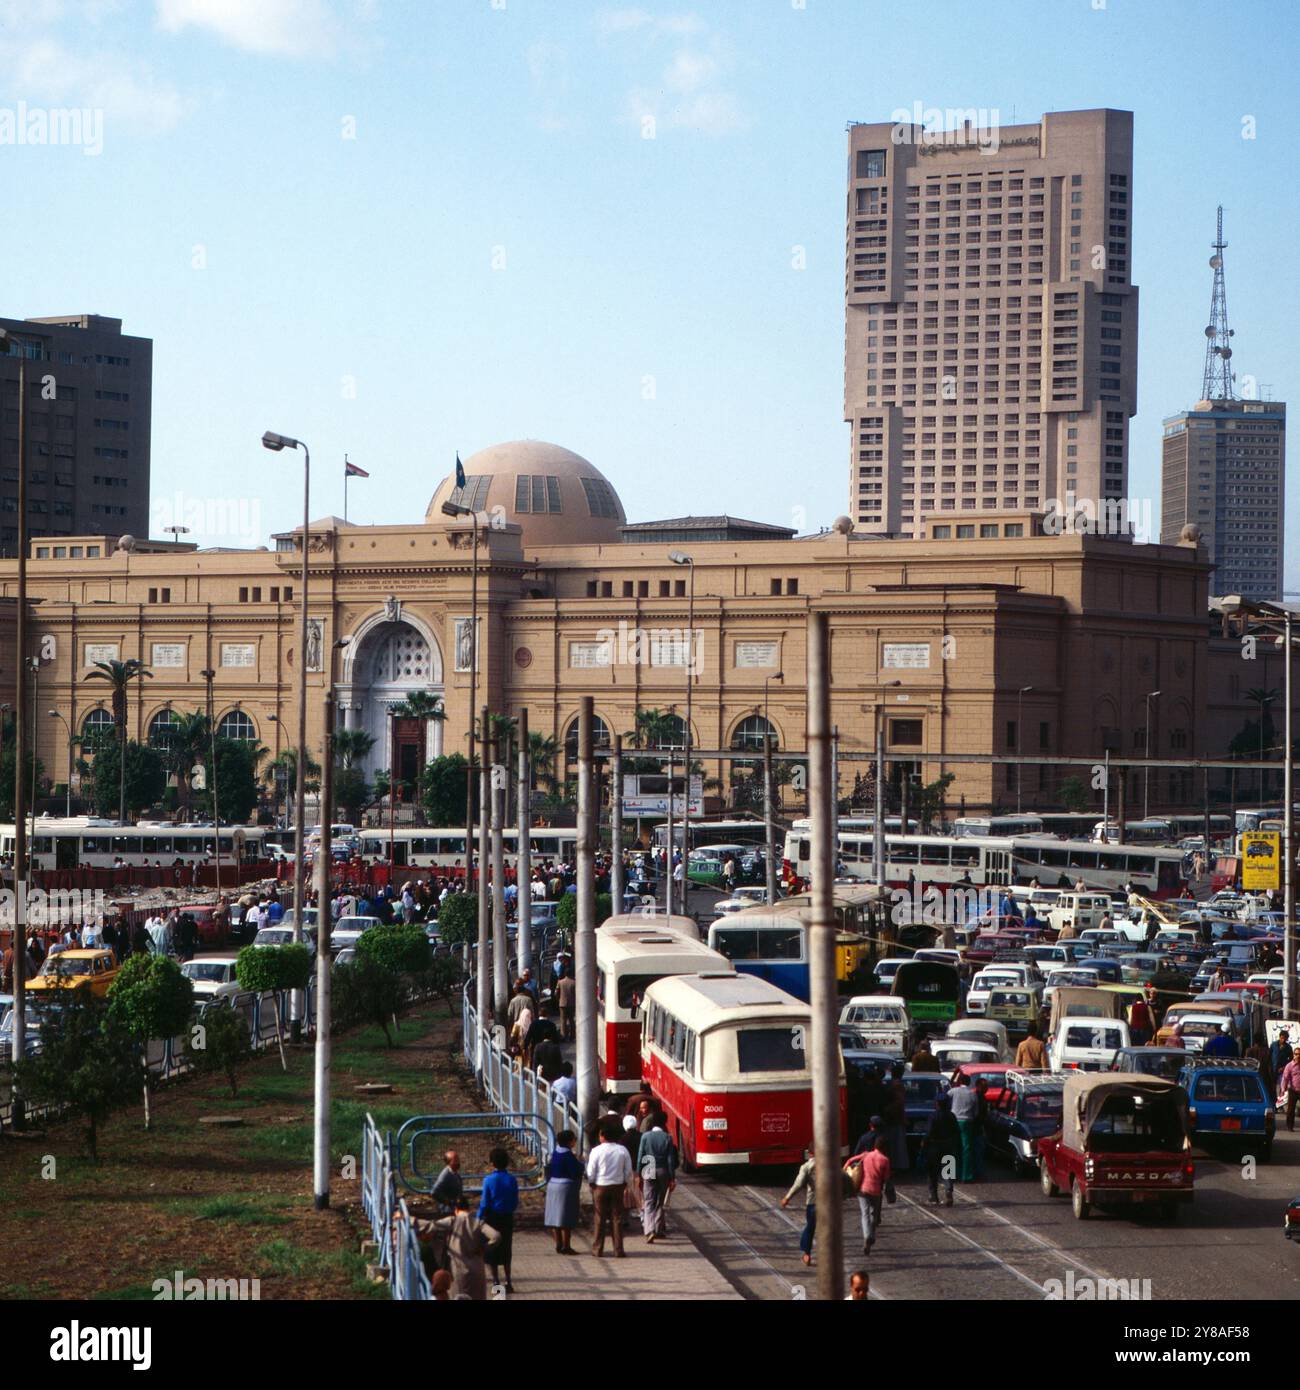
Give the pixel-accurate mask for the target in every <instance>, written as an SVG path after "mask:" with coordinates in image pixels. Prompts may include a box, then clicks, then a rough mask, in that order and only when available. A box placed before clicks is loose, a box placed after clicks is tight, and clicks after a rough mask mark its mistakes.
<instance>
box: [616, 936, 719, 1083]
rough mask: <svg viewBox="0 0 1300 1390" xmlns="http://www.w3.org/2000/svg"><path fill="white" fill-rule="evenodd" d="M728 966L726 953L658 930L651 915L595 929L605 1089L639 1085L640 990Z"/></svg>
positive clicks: (641, 995)
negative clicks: (670, 978) (636, 921)
mask: <svg viewBox="0 0 1300 1390" xmlns="http://www.w3.org/2000/svg"><path fill="white" fill-rule="evenodd" d="M692 925H693V924H692ZM730 969H731V965H730V963H729V962H728V960H727V958H726V957H725V956H722V955H719V954H718V952H717V951H712V950H710V949H709V948H708V947H707V946H706V945H704V943H703V942H702V941H695V940H692V939H690V938H688V937H686V936H682V935H680V934H678V933H677V932H673V931H658V930H656V928H655V924H654V922H653V920H650V921H647V922H646V923H645V924H644V925H642V926H630V927H629V926H610V925H609V924H608V923H606V924H605V925H604V926H603V927H601V929H600V930H599V931H598V932H597V933H596V999H597V1003H598V1006H599V1009H600V1021H601V1025H602V1026H601V1027H600V1029H599V1031H598V1032H597V1034H596V1056H597V1057H598V1058H599V1061H600V1079H601V1082H602V1084H603V1086H604V1089H605V1090H606V1091H608V1092H610V1093H611V1094H613V1095H620V1094H629V1093H631V1092H633V1091H635V1090H636V1089H637V1088H638V1087H639V1086H640V1084H641V1018H642V1010H643V1006H644V1003H645V992H646V990H647V989H649V987H650V986H651V985H652V984H654V982H655V981H656V980H662V979H664V978H665V977H666V976H668V975H693V974H696V973H698V972H699V971H701V970H713V971H722V972H726V971H729V970H730Z"/></svg>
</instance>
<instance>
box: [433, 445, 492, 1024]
mask: <svg viewBox="0 0 1300 1390" xmlns="http://www.w3.org/2000/svg"><path fill="white" fill-rule="evenodd" d="M457 465H458V466H459V455H458V456H457ZM442 511H443V515H444V516H467V517H469V519H470V561H469V614H470V617H469V720H468V723H469V762H468V763H467V764H466V766H465V891H466V892H467V893H470V892H472V891H473V889H474V728H475V724H474V721H475V717H476V716H475V707H476V704H477V702H478V513H477V512H476V511H475V510H474V509H473V508H472V507H462V506H461V505H460V503H459V502H452V501H446V502H444V503H443V504H442ZM452 664H453V666H455V665H456V664H457V663H456V662H454V661H453V663H452ZM480 858H481V856H480ZM482 873H483V865H482V863H481V862H480V864H479V875H480V877H481V876H482ZM480 887H481V885H480ZM479 1026H480V1027H483V1026H484V1025H483V1022H482V1020H481V1019H480V1021H479Z"/></svg>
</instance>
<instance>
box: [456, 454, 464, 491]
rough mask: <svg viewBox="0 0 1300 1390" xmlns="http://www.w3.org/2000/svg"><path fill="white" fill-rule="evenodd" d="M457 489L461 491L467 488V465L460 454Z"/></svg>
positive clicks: (457, 460)
mask: <svg viewBox="0 0 1300 1390" xmlns="http://www.w3.org/2000/svg"><path fill="white" fill-rule="evenodd" d="M456 489H457V491H459V492H463V491H464V490H465V465H464V464H463V463H461V461H460V454H459V453H458V454H457V455H456Z"/></svg>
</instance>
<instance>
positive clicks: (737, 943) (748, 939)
mask: <svg viewBox="0 0 1300 1390" xmlns="http://www.w3.org/2000/svg"><path fill="white" fill-rule="evenodd" d="M712 946H713V949H714V950H715V951H720V952H721V953H722V954H723V955H724V956H726V958H727V959H728V960H757V959H758V933H757V932H756V931H746V930H745V929H744V928H741V927H718V928H715V929H714V931H713V942H712Z"/></svg>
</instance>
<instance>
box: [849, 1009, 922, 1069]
mask: <svg viewBox="0 0 1300 1390" xmlns="http://www.w3.org/2000/svg"><path fill="white" fill-rule="evenodd" d="M840 1027H841V1028H852V1029H853V1030H854V1032H856V1033H857V1034H858V1036H859V1037H860V1039H861V1045H862V1047H864V1048H867V1049H869V1050H871V1051H873V1052H890V1053H893V1054H895V1055H896V1056H899V1057H907V1056H909V1055H910V1054H911V1051H912V1020H911V1017H910V1016H909V1015H908V1012H907V1007H906V1006H905V1005H904V1003H903V1001H902V1000H901V999H900V998H899V997H898V996H897V995H895V994H856V995H854V996H853V998H852V999H850V1000H849V1002H848V1003H847V1004H845V1006H844V1007H843V1008H842V1009H841V1010H840Z"/></svg>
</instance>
